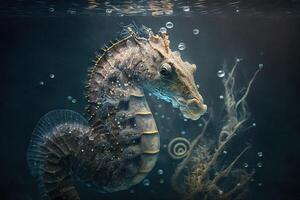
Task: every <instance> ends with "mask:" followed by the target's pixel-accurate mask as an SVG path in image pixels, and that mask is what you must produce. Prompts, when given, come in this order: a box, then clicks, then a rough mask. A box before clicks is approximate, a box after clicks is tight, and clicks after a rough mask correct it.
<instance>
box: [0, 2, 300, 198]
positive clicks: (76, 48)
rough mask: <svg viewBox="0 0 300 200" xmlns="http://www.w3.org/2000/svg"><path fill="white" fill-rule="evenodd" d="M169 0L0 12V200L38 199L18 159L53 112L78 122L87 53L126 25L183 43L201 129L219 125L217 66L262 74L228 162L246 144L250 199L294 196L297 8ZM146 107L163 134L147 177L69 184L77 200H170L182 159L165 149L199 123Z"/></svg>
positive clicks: (29, 6) (90, 56)
mask: <svg viewBox="0 0 300 200" xmlns="http://www.w3.org/2000/svg"><path fill="white" fill-rule="evenodd" d="M27 2H28V3H27ZM147 2H148V3H149V2H153V5H155V6H156V7H158V8H157V10H155V9H153V8H152V9H149V7H151V6H149V5H148V4H147ZM172 2H173V1H157V2H155V1H127V3H128V5H133V7H129V6H127V7H126V5H127V4H126V3H124V2H123V1H112V2H109V1H106V2H104V3H103V2H102V1H100V2H99V3H98V4H97V3H95V2H94V3H93V2H92V1H91V2H89V3H86V2H85V3H82V2H80V1H78V2H72V3H64V4H55V2H50V3H49V2H45V1H8V2H7V3H5V2H3V3H1V4H2V5H1V7H0V76H1V79H0V81H1V84H0V87H1V98H0V108H1V112H0V116H1V120H0V123H1V131H0V132H1V134H0V199H3V200H6V199H7V200H23V199H24V200H29V199H39V194H38V189H37V185H36V183H35V181H34V179H33V178H32V177H31V175H30V172H29V168H28V165H27V162H26V151H27V148H28V144H29V141H30V137H31V133H32V131H33V129H34V127H35V125H36V123H37V121H38V120H39V119H40V117H42V116H43V115H44V114H45V113H47V112H49V111H51V110H53V109H60V108H66V109H71V110H74V111H77V112H79V113H82V114H83V113H84V107H85V105H86V100H85V84H86V81H87V69H88V68H89V67H91V66H92V65H93V63H92V60H94V58H95V55H96V54H95V52H97V51H98V50H100V49H101V47H103V46H104V44H107V43H108V41H110V40H114V39H115V38H117V37H118V33H119V32H120V30H121V29H122V25H127V24H130V23H133V22H134V23H135V24H137V25H139V26H140V25H145V26H147V27H150V28H151V29H152V30H153V32H154V33H157V32H158V31H159V30H160V29H161V27H166V26H167V32H168V34H169V37H170V42H171V44H170V45H171V49H174V50H175V49H178V45H179V44H180V43H184V45H183V46H184V48H182V45H181V47H179V48H180V49H181V50H180V49H179V51H180V54H181V56H182V58H183V59H184V60H187V61H189V62H190V63H195V64H196V65H197V71H196V74H195V79H196V82H197V84H199V86H200V91H201V94H202V96H203V98H204V101H205V102H206V104H207V105H208V107H209V108H213V110H214V113H215V114H214V118H213V121H212V123H211V126H214V127H218V126H220V123H221V121H222V118H221V115H222V112H223V111H222V109H223V107H222V106H223V105H222V97H220V96H222V92H223V88H222V81H221V79H220V74H218V71H219V70H220V69H221V68H222V67H221V65H222V64H223V63H224V62H226V63H227V64H228V65H229V66H231V65H233V64H234V62H235V60H236V59H239V60H240V62H239V69H238V77H239V78H238V80H237V81H238V83H239V84H240V85H242V86H243V85H245V84H246V83H247V81H248V80H249V79H250V78H251V76H252V74H253V73H254V71H255V70H256V69H257V68H262V69H261V71H260V73H259V74H258V75H257V77H256V79H255V81H254V83H253V85H252V88H251V91H250V94H249V96H248V97H247V102H248V109H249V111H250V113H251V117H250V118H249V121H248V125H249V127H250V128H244V129H241V131H240V132H241V133H239V135H238V136H237V137H236V138H235V139H234V141H233V144H232V145H231V147H230V150H228V154H229V155H230V153H231V152H234V151H235V149H237V150H236V151H237V152H239V151H240V149H241V146H245V145H248V144H250V145H251V149H250V150H249V151H247V153H246V154H245V155H243V156H242V158H241V159H240V161H239V162H238V163H237V165H238V166H239V167H240V168H247V169H255V175H254V177H253V180H252V181H251V182H250V184H249V195H248V199H264V200H265V199H300V191H299V189H298V185H299V180H300V172H299V168H300V156H299V152H300V145H299V141H300V134H299V129H300V124H299V119H300V117H299V112H300V106H299V101H300V98H299V86H300V85H299V57H300V50H299V45H300V38H299V36H300V18H299V17H300V16H299V11H300V10H299V8H300V7H299V6H300V2H299V1H296V0H291V1H257V2H255V1H251V2H252V3H249V2H248V1H244V2H245V3H243V1H241V2H239V1H236V2H237V3H234V4H228V3H230V1H228V2H226V3H225V1H215V2H218V3H219V4H213V3H207V4H208V5H206V4H205V3H206V1H174V2H173V4H172V5H173V6H171V8H170V3H172ZM199 2H200V3H201V2H202V4H199ZM212 2H213V1H212ZM232 2H233V1H232ZM164 3H165V4H164ZM168 3H169V4H168ZM139 5H143V6H144V7H141V6H139ZM166 5H167V6H166ZM199 5H202V7H201V6H199ZM205 5H206V6H207V7H203V6H205ZM228 5H234V6H228ZM86 8H88V9H86ZM93 8H95V9H96V8H99V9H96V10H94V9H93ZM126 8H128V9H127V10H126ZM129 8H130V9H129ZM159 8H163V9H162V11H161V10H160V9H159ZM187 8H188V9H187ZM200 8H204V9H202V10H201V9H200ZM216 8H218V9H217V10H213V9H216ZM164 9H165V10H164ZM170 10H172V12H171V11H170ZM135 11H139V12H135ZM156 11H157V12H156ZM168 22H172V26H169V25H170V23H169V24H168V25H167V23H168ZM195 29H196V30H195ZM179 46H180V45H179ZM147 98H148V103H149V104H150V107H151V110H152V112H153V113H154V116H155V118H156V123H157V126H158V129H159V131H160V135H161V152H160V156H159V160H158V162H157V164H156V166H155V168H154V169H153V170H152V172H151V173H150V174H149V175H148V176H147V179H146V181H143V182H141V183H140V184H138V185H136V186H134V187H132V188H131V189H129V190H127V191H121V192H117V193H111V194H100V193H97V192H95V191H93V190H90V189H89V188H87V187H85V186H82V185H80V184H78V186H77V187H78V189H79V192H80V194H81V198H82V199H90V200H93V199H112V200H114V199H120V198H122V199H131V200H134V199H145V200H147V199H149V200H150V199H179V196H178V195H177V194H176V192H175V191H174V190H173V189H172V187H171V183H170V177H171V176H172V174H173V173H174V169H175V168H176V165H177V164H178V163H179V162H180V160H174V159H172V157H170V155H169V154H168V150H167V145H168V143H169V142H170V141H171V140H172V139H173V138H176V137H185V138H187V139H188V140H192V139H193V138H195V136H197V134H199V133H200V132H201V129H202V125H203V124H202V121H201V119H200V120H198V121H191V120H185V119H184V118H183V117H182V115H181V114H180V113H179V111H178V110H176V109H173V108H172V107H171V105H170V104H168V103H165V102H162V101H161V100H157V99H156V98H154V97H153V96H149V95H148V97H147ZM204 117H205V116H204ZM211 134H212V135H213V133H211Z"/></svg>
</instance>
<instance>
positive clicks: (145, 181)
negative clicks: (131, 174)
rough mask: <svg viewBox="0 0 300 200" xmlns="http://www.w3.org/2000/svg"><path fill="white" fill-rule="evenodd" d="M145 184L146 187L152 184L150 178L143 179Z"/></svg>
mask: <svg viewBox="0 0 300 200" xmlns="http://www.w3.org/2000/svg"><path fill="white" fill-rule="evenodd" d="M143 185H144V186H146V187H148V186H150V180H149V179H144V180H143Z"/></svg>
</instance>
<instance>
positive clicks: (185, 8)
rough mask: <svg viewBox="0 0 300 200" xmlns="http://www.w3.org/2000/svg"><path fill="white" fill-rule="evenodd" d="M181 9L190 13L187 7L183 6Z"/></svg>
mask: <svg viewBox="0 0 300 200" xmlns="http://www.w3.org/2000/svg"><path fill="white" fill-rule="evenodd" d="M182 9H183V11H184V12H189V11H190V7H189V6H183V7H182Z"/></svg>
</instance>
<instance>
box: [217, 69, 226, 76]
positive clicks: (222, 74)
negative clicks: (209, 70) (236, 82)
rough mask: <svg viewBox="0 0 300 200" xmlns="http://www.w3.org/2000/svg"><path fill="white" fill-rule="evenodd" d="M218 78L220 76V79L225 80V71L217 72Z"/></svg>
mask: <svg viewBox="0 0 300 200" xmlns="http://www.w3.org/2000/svg"><path fill="white" fill-rule="evenodd" d="M217 76H218V77H219V78H223V77H224V76H225V72H224V71H223V70H219V71H218V72H217Z"/></svg>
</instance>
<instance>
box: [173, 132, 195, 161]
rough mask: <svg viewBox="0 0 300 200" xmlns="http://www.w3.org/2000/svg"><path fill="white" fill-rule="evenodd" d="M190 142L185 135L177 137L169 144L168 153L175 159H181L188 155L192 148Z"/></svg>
mask: <svg viewBox="0 0 300 200" xmlns="http://www.w3.org/2000/svg"><path fill="white" fill-rule="evenodd" d="M190 146H191V144H190V142H189V141H188V140H187V139H186V138H183V137H177V138H174V139H173V140H171V142H170V143H169V144H168V153H169V155H170V156H171V157H172V158H173V159H181V158H184V157H185V156H187V154H188V152H189V150H190Z"/></svg>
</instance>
